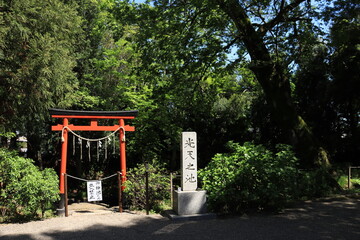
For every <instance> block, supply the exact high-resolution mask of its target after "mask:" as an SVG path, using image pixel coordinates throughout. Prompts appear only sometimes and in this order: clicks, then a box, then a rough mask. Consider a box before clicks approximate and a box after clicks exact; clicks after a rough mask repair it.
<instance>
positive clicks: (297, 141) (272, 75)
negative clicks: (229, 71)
mask: <svg viewBox="0 0 360 240" xmlns="http://www.w3.org/2000/svg"><path fill="white" fill-rule="evenodd" d="M217 2H218V5H219V7H220V9H221V10H222V11H224V12H225V13H226V14H227V15H228V16H229V17H230V19H231V20H232V21H233V22H234V24H235V26H236V28H237V31H238V35H239V36H240V39H241V41H243V42H244V44H245V47H246V49H247V50H248V52H249V54H250V57H251V60H252V62H251V70H252V71H253V72H254V74H255V76H256V78H257V80H258V81H259V83H260V85H261V86H262V89H263V91H264V94H265V97H266V100H267V103H268V104H269V106H270V109H271V113H272V119H273V120H274V122H275V123H276V124H277V125H278V126H279V127H280V129H282V130H283V131H284V133H285V134H286V136H287V143H289V144H291V145H293V146H294V147H295V150H296V151H297V153H298V154H299V156H300V158H301V163H302V165H303V166H304V167H311V166H314V165H322V166H328V165H329V160H328V155H327V153H326V151H325V150H324V149H323V148H322V147H321V146H320V144H319V142H318V141H317V140H316V138H315V136H314V135H313V133H312V131H311V130H310V128H309V127H308V126H307V124H306V122H305V121H304V120H303V119H302V118H301V116H300V115H299V114H298V113H297V111H296V108H295V105H294V103H293V101H292V98H291V90H290V83H289V79H288V78H287V74H286V71H287V69H286V67H285V66H283V65H281V63H279V62H277V61H276V60H274V59H272V58H271V56H270V53H269V51H268V49H267V48H266V45H265V42H264V39H263V36H262V35H261V34H260V33H258V32H256V30H255V29H254V27H253V25H252V24H251V22H250V19H249V17H248V16H247V14H246V12H245V10H244V9H243V8H242V7H241V5H240V4H239V1H237V0H228V1H217Z"/></svg>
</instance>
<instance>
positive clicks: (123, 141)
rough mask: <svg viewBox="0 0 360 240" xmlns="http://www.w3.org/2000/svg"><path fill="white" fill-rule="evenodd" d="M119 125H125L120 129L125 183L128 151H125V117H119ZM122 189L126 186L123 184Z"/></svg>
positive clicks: (121, 158)
mask: <svg viewBox="0 0 360 240" xmlns="http://www.w3.org/2000/svg"><path fill="white" fill-rule="evenodd" d="M119 125H120V127H123V128H121V129H120V134H119V138H120V169H121V178H122V180H121V181H122V182H123V183H124V182H125V181H126V155H125V154H126V153H125V152H126V151H125V129H124V127H125V121H124V119H122V118H121V119H119ZM121 188H122V190H124V189H125V186H121Z"/></svg>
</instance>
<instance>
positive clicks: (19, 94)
mask: <svg viewBox="0 0 360 240" xmlns="http://www.w3.org/2000/svg"><path fill="white" fill-rule="evenodd" d="M1 15H2V23H1V26H0V29H1V30H0V32H1V37H0V66H1V67H0V78H1V82H0V97H1V99H2V101H1V103H0V116H1V117H0V119H1V120H0V121H1V122H0V124H1V125H2V126H5V130H11V131H15V130H19V131H21V132H22V133H25V134H26V135H27V137H28V153H29V156H30V157H33V158H35V159H37V160H41V159H40V156H41V149H42V148H43V146H42V144H44V142H42V139H43V137H44V135H46V132H45V131H44V129H46V128H47V126H46V125H45V124H44V120H45V119H47V117H46V116H47V115H48V113H47V109H48V108H49V107H66V106H69V104H70V103H71V102H72V101H73V98H72V94H71V93H72V92H73V91H74V90H75V89H76V88H77V85H78V83H77V79H76V75H75V73H74V72H73V69H74V67H75V64H76V58H77V56H76V53H75V46H76V44H77V42H79V41H81V34H82V30H81V28H80V25H81V18H80V17H79V16H77V12H76V5H73V4H65V3H64V2H63V1H60V0H50V1H40V0H26V1H5V3H4V5H3V6H2V8H1Z"/></svg>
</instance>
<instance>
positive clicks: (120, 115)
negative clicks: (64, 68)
mask: <svg viewBox="0 0 360 240" xmlns="http://www.w3.org/2000/svg"><path fill="white" fill-rule="evenodd" d="M49 112H50V115H51V117H52V118H62V119H63V124H58V125H56V126H51V130H52V131H62V136H61V137H62V144H61V167H60V197H61V199H60V206H59V208H60V209H59V210H60V211H62V209H64V204H65V203H64V202H65V195H64V194H65V184H64V182H65V174H66V161H67V146H68V131H69V130H68V129H71V130H72V131H116V130H119V133H120V134H119V138H120V168H121V169H120V171H121V177H122V182H125V181H126V151H125V138H124V137H125V132H126V131H135V127H133V126H129V125H125V119H134V118H135V117H136V116H137V114H138V111H78V110H64V109H55V108H51V109H49ZM70 118H82V119H90V125H88V126H76V125H73V124H69V119H70ZM99 119H118V120H119V124H118V125H113V126H99V125H98V120H99ZM122 190H123V188H122Z"/></svg>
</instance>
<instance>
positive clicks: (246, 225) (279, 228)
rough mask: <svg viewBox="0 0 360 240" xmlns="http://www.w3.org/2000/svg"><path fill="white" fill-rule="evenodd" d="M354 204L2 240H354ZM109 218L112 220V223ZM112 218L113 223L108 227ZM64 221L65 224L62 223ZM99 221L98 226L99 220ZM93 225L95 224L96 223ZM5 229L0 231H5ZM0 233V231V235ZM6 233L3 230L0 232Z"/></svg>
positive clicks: (358, 214) (357, 215) (358, 226)
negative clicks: (272, 213) (274, 213)
mask: <svg viewBox="0 0 360 240" xmlns="http://www.w3.org/2000/svg"><path fill="white" fill-rule="evenodd" d="M359 206H360V199H350V198H339V199H336V198H335V199H334V198H333V199H329V200H322V201H308V202H304V203H301V204H300V205H298V206H296V207H294V208H291V209H286V210H285V211H284V212H283V213H281V214H276V215H250V216H242V217H231V218H221V219H212V220H203V221H182V222H180V221H179V222H173V221H170V220H168V219H165V218H160V217H159V218H151V217H147V216H142V217H139V218H134V219H131V222H126V223H125V222H121V221H123V220H121V221H120V220H119V221H117V220H115V217H114V216H118V215H111V214H110V215H106V216H105V215H97V216H89V217H96V218H101V217H102V218H103V219H106V220H107V221H110V223H109V222H107V223H106V224H105V223H104V224H98V223H96V224H93V225H90V226H87V227H86V228H82V229H80V228H79V229H77V228H76V227H75V228H72V229H70V230H62V231H61V230H55V229H53V230H48V231H46V232H41V233H37V234H29V233H28V234H21V233H18V234H11V235H6V233H5V235H3V236H1V234H0V236H1V239H2V240H15V239H16V240H18V239H25V240H33V239H46V240H49V239H54V240H55V239H56V240H57V239H59V240H60V239H64V240H65V239H80V240H81V239H84V240H85V239H86V240H91V239H171V240H176V239H181V240H185V239H347V240H348V239H354V240H355V239H360V210H359ZM112 216H113V217H112ZM112 218H113V219H114V220H113V222H111V221H112ZM64 221H66V219H64ZM101 221H102V220H101ZM101 221H99V222H101ZM6 227H7V226H5V228H6ZM2 230H3V228H2V226H0V232H2ZM5 230H6V229H5Z"/></svg>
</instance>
